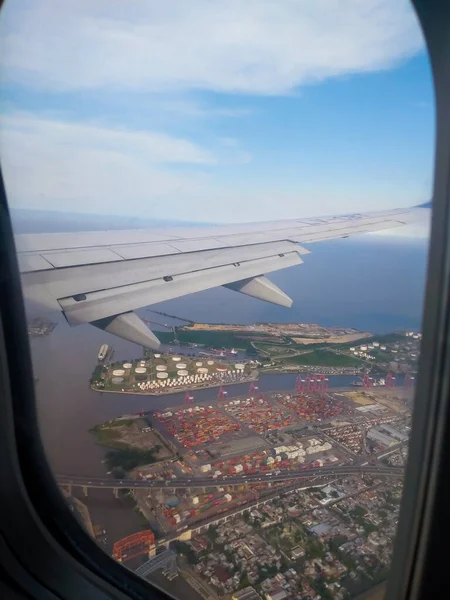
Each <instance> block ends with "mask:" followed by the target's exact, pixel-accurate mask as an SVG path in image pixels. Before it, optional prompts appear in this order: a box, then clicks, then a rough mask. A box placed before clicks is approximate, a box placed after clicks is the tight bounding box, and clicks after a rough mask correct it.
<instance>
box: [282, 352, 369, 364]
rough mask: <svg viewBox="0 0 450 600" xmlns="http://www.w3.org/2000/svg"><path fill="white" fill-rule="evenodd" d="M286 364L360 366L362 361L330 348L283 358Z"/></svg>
mask: <svg viewBox="0 0 450 600" xmlns="http://www.w3.org/2000/svg"><path fill="white" fill-rule="evenodd" d="M283 362H284V363H286V364H296V365H311V366H313V365H314V366H320V367H359V366H361V361H360V360H358V359H356V358H352V357H351V356H345V355H343V354H336V353H335V352H330V351H329V350H312V351H311V352H308V353H307V354H300V355H298V356H292V357H289V358H286V359H283Z"/></svg>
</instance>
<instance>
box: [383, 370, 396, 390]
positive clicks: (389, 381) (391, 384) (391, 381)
mask: <svg viewBox="0 0 450 600" xmlns="http://www.w3.org/2000/svg"><path fill="white" fill-rule="evenodd" d="M385 385H386V387H387V388H388V389H389V390H393V389H394V388H395V377H394V375H392V373H391V372H390V371H389V373H388V374H387V375H386V384H385Z"/></svg>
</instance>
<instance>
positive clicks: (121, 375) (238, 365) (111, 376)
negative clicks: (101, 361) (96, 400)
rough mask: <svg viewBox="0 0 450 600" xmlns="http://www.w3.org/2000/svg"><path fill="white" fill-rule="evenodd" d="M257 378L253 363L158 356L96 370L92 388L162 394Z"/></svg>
mask: <svg viewBox="0 0 450 600" xmlns="http://www.w3.org/2000/svg"><path fill="white" fill-rule="evenodd" d="M257 377H258V369H257V368H256V365H255V363H254V362H253V361H241V360H239V361H236V360H226V359H224V358H222V357H221V358H220V359H219V358H214V357H210V358H209V359H208V360H206V359H200V357H187V356H176V355H172V354H160V353H156V354H150V355H147V356H146V358H144V359H138V360H133V361H129V362H123V363H122V362H120V363H118V362H116V363H113V364H111V365H104V366H103V368H101V369H96V370H95V371H94V373H93V375H92V381H91V385H92V388H93V389H95V390H101V391H111V392H132V393H138V394H139V393H141V394H148V395H159V394H167V393H173V392H177V391H180V390H186V389H198V388H202V387H215V386H222V385H231V384H234V383H242V382H244V381H253V380H255V379H257Z"/></svg>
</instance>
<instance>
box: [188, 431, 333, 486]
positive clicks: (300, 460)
mask: <svg viewBox="0 0 450 600" xmlns="http://www.w3.org/2000/svg"><path fill="white" fill-rule="evenodd" d="M341 460H342V453H341V452H340V451H339V450H338V449H336V448H334V447H333V445H332V444H331V443H330V442H329V441H328V440H325V439H322V438H319V437H318V436H314V437H309V438H302V439H301V440H296V441H291V442H289V443H288V444H283V445H280V446H276V447H273V448H268V449H266V450H260V451H258V452H252V453H248V454H243V455H240V456H235V457H232V458H228V459H226V460H223V459H221V460H216V461H211V462H210V463H207V464H205V465H202V466H200V467H197V469H196V470H197V471H198V473H199V475H202V476H203V477H204V476H205V475H207V476H208V477H209V478H211V479H220V478H223V477H225V476H226V477H228V476H230V475H231V476H232V475H255V474H256V473H270V472H272V471H280V472H281V471H282V470H286V469H287V470H298V469H299V468H300V469H302V468H305V469H306V468H309V467H321V466H324V465H331V464H339V463H340V462H341Z"/></svg>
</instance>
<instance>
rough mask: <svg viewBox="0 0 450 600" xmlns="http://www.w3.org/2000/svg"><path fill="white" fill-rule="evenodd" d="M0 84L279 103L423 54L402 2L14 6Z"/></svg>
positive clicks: (6, 20)
mask: <svg viewBox="0 0 450 600" xmlns="http://www.w3.org/2000/svg"><path fill="white" fill-rule="evenodd" d="M2 24H3V26H2V30H1V35H2V38H3V40H2V54H1V64H2V70H3V77H6V78H8V79H10V80H12V81H15V82H19V83H22V84H26V85H30V84H32V85H33V86H35V87H38V88H47V89H56V90H79V89H96V88H98V89H103V88H113V89H114V88H116V89H122V90H123V89H140V90H141V89H144V90H158V91H161V90H163V91H167V90H193V89H206V90H215V91H222V92H243V93H250V94H280V93H288V92H290V91H292V90H293V89H295V88H297V87H298V86H301V85H304V84H308V83H314V82H318V81H321V80H323V79H326V78H329V77H336V76H343V75H348V74H353V73H364V72H370V71H374V70H380V69H385V68H389V67H391V66H393V65H395V64H396V63H397V62H398V61H401V60H402V59H404V58H407V57H410V56H411V55H413V54H414V53H416V52H417V51H419V50H420V48H421V47H422V38H421V34H420V30H419V26H418V24H417V21H416V18H415V15H414V14H413V10H412V7H411V6H410V3H409V2H408V1H407V0H395V1H393V0H228V1H227V2H220V1H217V2H214V1H211V0H188V1H186V0H167V1H166V2H157V1H156V0H154V1H152V0H145V1H140V2H139V1H136V2H132V3H131V2H129V1H127V0H95V1H94V0H66V1H64V2H61V1H60V0H40V1H39V2H36V1H35V0H16V1H11V2H9V3H6V7H5V9H4V11H3V12H2Z"/></svg>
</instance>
